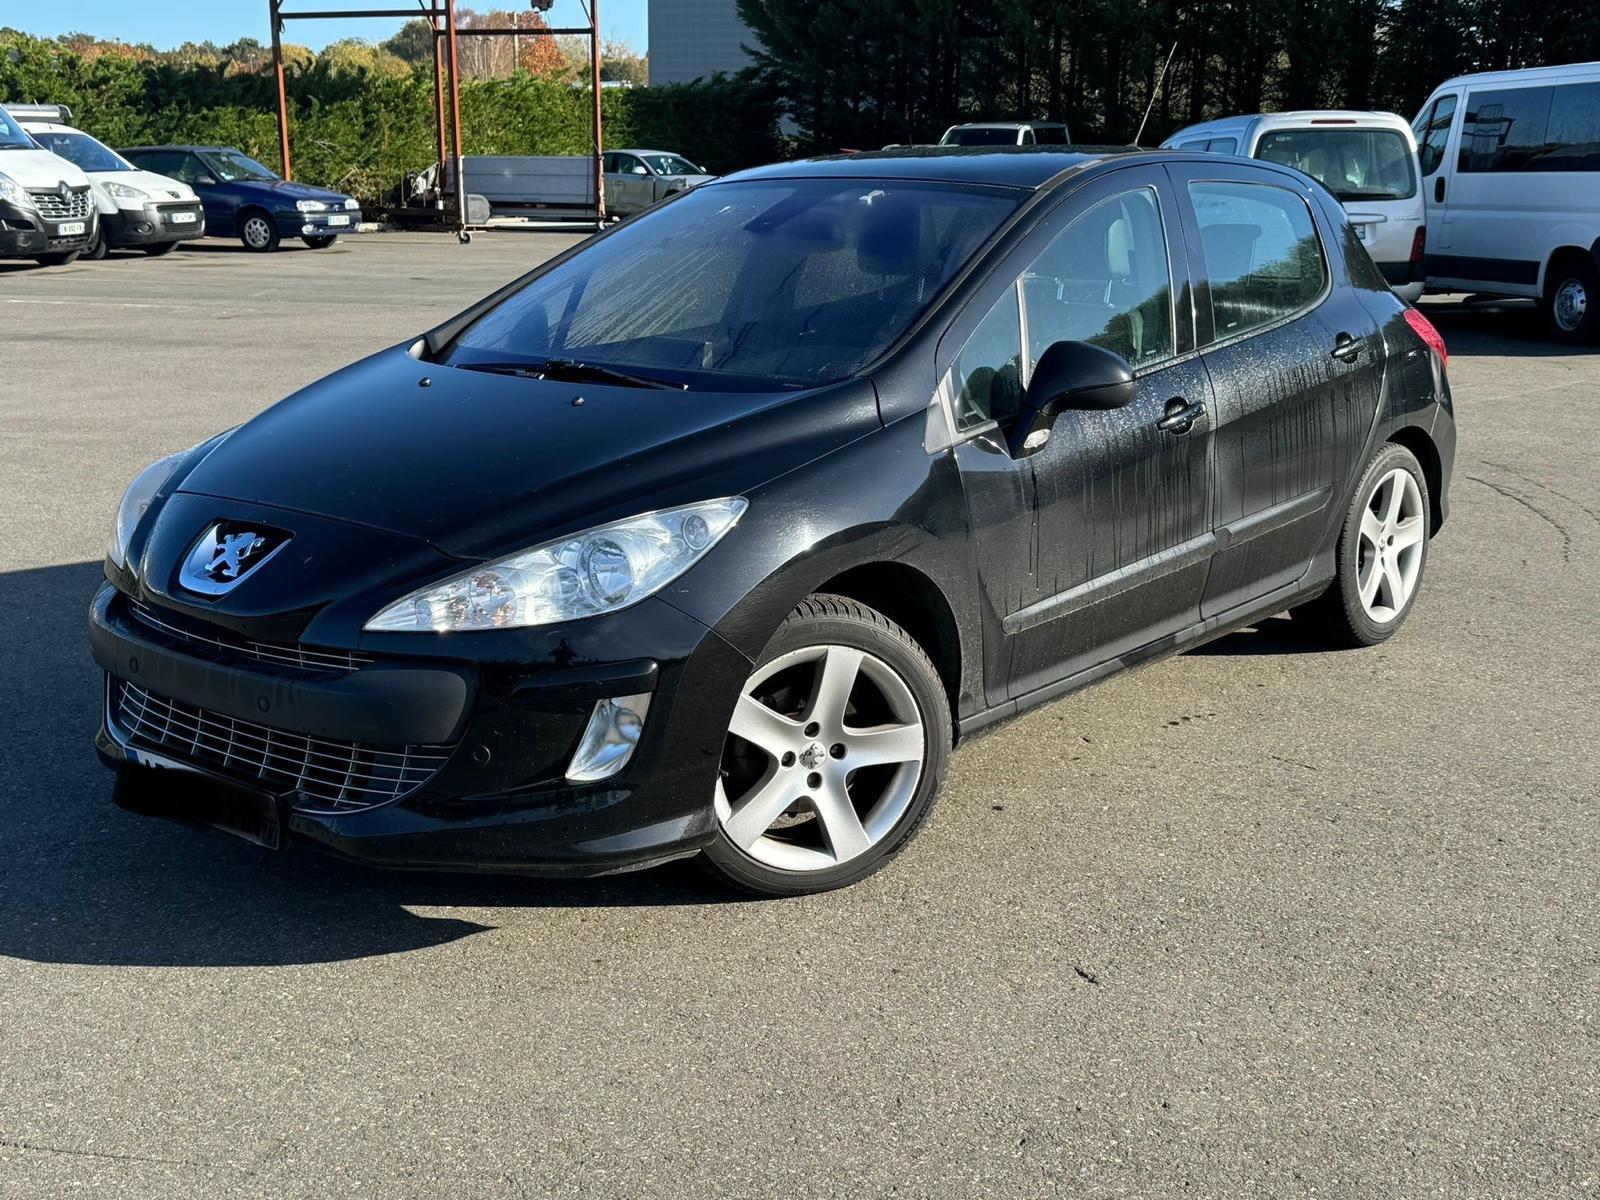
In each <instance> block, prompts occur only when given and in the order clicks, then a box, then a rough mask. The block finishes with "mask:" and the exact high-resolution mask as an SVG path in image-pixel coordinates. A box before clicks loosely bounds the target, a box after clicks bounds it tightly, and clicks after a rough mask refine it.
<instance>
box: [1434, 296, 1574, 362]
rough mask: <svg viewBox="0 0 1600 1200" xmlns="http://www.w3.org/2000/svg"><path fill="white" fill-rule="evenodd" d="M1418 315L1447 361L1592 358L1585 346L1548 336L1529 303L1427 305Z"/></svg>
mask: <svg viewBox="0 0 1600 1200" xmlns="http://www.w3.org/2000/svg"><path fill="white" fill-rule="evenodd" d="M1417 309H1418V311H1419V312H1421V313H1422V315H1423V316H1425V317H1427V318H1428V320H1430V321H1431V322H1433V324H1434V325H1435V327H1437V328H1438V330H1439V332H1440V334H1442V335H1443V337H1444V343H1445V348H1446V349H1447V350H1449V352H1450V357H1451V358H1491V357H1492V358H1574V357H1593V356H1594V355H1595V354H1596V353H1597V352H1596V350H1595V349H1594V348H1593V347H1589V346H1564V345H1562V344H1561V343H1560V342H1557V341H1555V340H1554V339H1553V338H1551V336H1550V332H1549V329H1548V327H1547V326H1546V324H1545V319H1544V316H1543V314H1541V313H1540V311H1539V308H1538V306H1537V305H1536V304H1534V302H1533V301H1532V300H1470V301H1462V302H1460V303H1457V302H1454V301H1443V302H1441V301H1430V300H1428V299H1427V298H1424V299H1423V301H1422V303H1421V304H1419V305H1418V306H1417Z"/></svg>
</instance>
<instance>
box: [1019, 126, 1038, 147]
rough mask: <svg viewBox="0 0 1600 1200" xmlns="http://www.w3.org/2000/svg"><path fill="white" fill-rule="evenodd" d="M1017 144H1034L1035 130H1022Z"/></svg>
mask: <svg viewBox="0 0 1600 1200" xmlns="http://www.w3.org/2000/svg"><path fill="white" fill-rule="evenodd" d="M1017 144H1018V145H1019V146H1031V145H1033V144H1034V140H1033V130H1031V129H1024V130H1023V131H1022V133H1021V134H1020V135H1019V136H1018V138H1017Z"/></svg>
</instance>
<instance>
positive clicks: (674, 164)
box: [640, 154, 705, 175]
mask: <svg viewBox="0 0 1600 1200" xmlns="http://www.w3.org/2000/svg"><path fill="white" fill-rule="evenodd" d="M640 157H642V158H643V159H644V161H645V163H646V165H647V166H649V168H650V169H651V170H652V171H654V172H655V173H656V174H657V175H704V174H705V172H704V171H702V170H701V169H700V168H699V167H697V166H695V165H694V164H693V163H692V162H690V161H689V160H688V159H687V158H684V157H683V155H681V154H645V155H641V156H640Z"/></svg>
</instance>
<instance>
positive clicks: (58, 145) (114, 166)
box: [33, 129, 138, 171]
mask: <svg viewBox="0 0 1600 1200" xmlns="http://www.w3.org/2000/svg"><path fill="white" fill-rule="evenodd" d="M33 136H34V137H35V138H36V139H37V140H38V142H39V144H40V145H41V146H43V147H44V148H45V149H46V150H48V151H50V153H51V154H59V155H60V156H61V157H62V158H64V159H66V160H67V161H68V162H70V163H72V164H73V165H74V166H76V167H78V168H79V169H81V170H84V171H134V170H137V169H138V168H137V167H135V166H134V165H133V164H132V163H130V162H126V161H124V159H123V158H122V156H121V155H119V154H118V153H117V152H116V151H114V150H111V149H109V148H108V147H106V146H102V145H101V144H100V143H99V142H97V141H95V140H94V139H93V138H92V137H90V136H89V135H88V134H87V133H62V132H60V131H59V130H50V129H47V130H45V131H44V132H43V133H36V134H34V135H33Z"/></svg>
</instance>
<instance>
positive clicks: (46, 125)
mask: <svg viewBox="0 0 1600 1200" xmlns="http://www.w3.org/2000/svg"><path fill="white" fill-rule="evenodd" d="M11 119H12V120H13V121H15V122H16V123H17V124H18V125H21V126H22V127H23V128H24V129H26V130H27V131H28V132H29V133H82V132H83V130H81V129H74V128H73V127H72V126H71V125H63V124H62V123H61V122H60V121H31V120H29V119H28V118H26V117H13V118H11Z"/></svg>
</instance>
